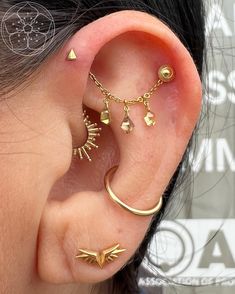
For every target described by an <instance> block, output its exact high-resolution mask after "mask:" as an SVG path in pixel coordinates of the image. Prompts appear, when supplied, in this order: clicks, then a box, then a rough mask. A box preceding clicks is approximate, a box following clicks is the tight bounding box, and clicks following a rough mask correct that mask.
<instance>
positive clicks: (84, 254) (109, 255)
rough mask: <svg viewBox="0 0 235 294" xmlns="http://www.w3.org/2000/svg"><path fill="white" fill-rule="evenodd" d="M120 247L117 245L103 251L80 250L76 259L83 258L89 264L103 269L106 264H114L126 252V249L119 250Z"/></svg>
mask: <svg viewBox="0 0 235 294" xmlns="http://www.w3.org/2000/svg"><path fill="white" fill-rule="evenodd" d="M119 247H120V245H119V244H116V245H114V246H112V247H110V248H108V249H104V250H102V251H100V252H99V251H98V252H97V251H91V250H87V249H78V251H79V252H80V254H77V255H76V256H75V258H81V259H83V260H84V261H86V262H87V263H89V264H97V265H98V266H99V267H100V268H103V266H104V264H105V263H106V262H112V261H114V260H115V259H116V258H117V257H118V254H119V253H121V252H124V251H126V249H119Z"/></svg>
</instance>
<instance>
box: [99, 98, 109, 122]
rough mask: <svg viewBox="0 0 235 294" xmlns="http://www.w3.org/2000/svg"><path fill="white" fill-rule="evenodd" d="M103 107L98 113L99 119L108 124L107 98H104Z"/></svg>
mask: <svg viewBox="0 0 235 294" xmlns="http://www.w3.org/2000/svg"><path fill="white" fill-rule="evenodd" d="M104 104H105V107H104V109H103V110H102V112H101V114H100V121H101V122H102V123H103V124H105V125H110V123H111V115H110V112H109V101H108V99H106V98H105V99H104Z"/></svg>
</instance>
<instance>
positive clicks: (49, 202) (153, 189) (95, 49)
mask: <svg viewBox="0 0 235 294" xmlns="http://www.w3.org/2000/svg"><path fill="white" fill-rule="evenodd" d="M71 48H73V49H74V52H75V53H76V54H77V59H76V60H74V61H73V62H71V61H67V60H66V56H67V55H68V53H69V52H70V50H71ZM163 64H170V65H171V66H172V68H174V72H175V78H174V80H173V81H171V82H170V83H164V84H163V85H161V86H160V87H159V88H158V90H157V92H156V94H155V95H154V96H153V97H152V99H151V102H150V103H151V109H152V111H153V112H154V113H155V114H156V120H157V123H156V125H155V126H151V127H148V126H146V124H145V123H144V120H143V117H144V114H145V112H144V108H143V106H142V105H134V106H132V107H131V112H130V115H131V119H132V121H133V122H134V124H135V128H134V130H133V131H132V132H131V133H130V134H125V133H123V131H122V129H121V128H120V122H121V120H122V118H123V107H121V106H120V105H119V104H116V103H112V104H111V105H110V112H111V114H112V123H111V125H110V126H103V132H102V135H101V138H100V139H99V144H100V148H99V150H96V151H95V152H93V155H92V160H93V161H92V163H89V162H86V161H81V162H80V161H79V160H77V161H76V163H73V164H72V165H71V166H70V168H68V166H69V160H70V159H71V158H72V149H73V148H72V147H73V146H72V145H73V144H81V145H82V143H83V142H84V141H85V138H86V130H85V127H84V125H83V119H82V111H83V106H85V107H86V108H88V110H89V111H90V113H91V115H90V116H91V118H93V119H97V120H98V117H99V116H98V113H101V111H102V110H103V108H104V104H103V97H102V95H101V93H100V92H99V89H98V88H97V86H96V85H95V84H94V83H93V81H91V80H90V79H89V72H92V73H94V74H95V75H96V76H97V77H99V79H100V81H102V83H103V84H104V85H105V87H106V88H107V89H109V90H110V92H111V93H114V94H115V95H117V96H118V97H124V98H126V97H138V96H140V95H141V94H143V93H144V92H146V90H148V89H149V88H150V87H151V86H152V85H153V83H154V82H155V81H156V78H157V72H158V69H159V68H160V67H161V65H163ZM44 76H46V77H47V78H46V80H47V83H48V85H47V87H46V88H47V92H48V95H49V94H50V96H51V97H53V98H52V99H54V100H55V103H57V104H58V105H61V104H63V105H65V110H66V116H65V121H66V122H67V123H68V125H69V126H70V130H71V139H70V140H68V142H67V143H69V144H71V153H70V156H68V154H61V155H60V159H61V160H62V161H63V162H65V163H66V162H67V164H65V165H64V171H63V173H62V174H63V175H62V177H61V179H60V181H58V182H56V183H54V185H53V188H52V192H51V194H50V195H49V196H48V199H46V200H45V207H44V211H43V213H42V217H41V224H40V229H39V238H38V272H39V275H40V277H41V278H42V279H43V280H45V281H49V282H52V283H69V282H83V283H97V282H100V281H103V280H105V279H108V278H110V277H111V276H112V275H113V274H114V273H116V272H117V271H118V270H119V269H120V268H121V267H122V266H123V265H124V264H125V263H126V262H127V261H128V260H129V259H130V258H131V256H132V255H133V254H134V252H135V251H136V249H137V248H138V246H139V245H140V243H141V241H142V240H143V238H144V235H145V233H146V231H147V229H148V226H149V224H150V222H151V216H147V217H140V216H136V215H134V214H131V213H130V212H128V211H125V210H123V209H122V208H121V207H120V206H118V205H117V204H116V203H114V202H112V201H111V200H110V198H109V197H108V194H107V192H106V190H105V189H104V186H103V179H104V175H105V173H106V172H107V170H108V169H109V168H110V167H111V166H112V165H114V164H118V169H117V171H116V172H115V174H114V176H113V179H112V182H111V185H112V189H113V191H115V193H116V194H117V195H119V197H120V199H122V200H123V201H124V202H125V203H127V204H128V205H130V206H132V207H136V208H141V209H148V208H150V207H153V206H154V205H155V204H156V203H158V202H159V200H160V197H161V196H162V194H163V193H164V191H165V189H166V187H167V185H168V183H169V181H170V179H171V177H172V176H173V174H174V172H175V170H176V168H177V166H178V164H179V163H180V161H181V159H182V156H183V154H184V152H185V149H186V147H187V144H188V142H189V140H190V137H191V135H192V132H193V129H194V127H195V125H196V122H197V119H198V116H199V112H200V107H201V96H202V95H201V83H200V78H199V76H198V72H197V69H196V67H195V64H194V62H193V60H192V58H191V56H190V54H189V52H188V51H187V49H186V48H185V47H184V46H183V45H182V43H181V42H180V40H179V39H178V38H177V36H176V35H175V34H174V33H173V32H172V31H171V30H170V29H169V28H168V27H167V26H166V25H164V24H163V23H162V22H160V21H159V20H158V19H156V18H155V17H153V16H151V15H149V14H147V13H143V12H137V11H120V12H116V13H112V14H110V15H107V16H105V17H102V18H100V19H98V20H96V21H94V22H92V23H90V24H88V25H86V26H85V27H83V28H82V29H80V30H79V31H78V32H77V33H76V34H75V35H74V36H73V37H72V38H71V39H70V40H69V41H68V42H67V43H66V44H65V46H64V47H63V48H61V49H60V50H59V51H58V52H57V53H56V54H55V55H54V56H53V57H51V60H49V61H48V63H47V64H46V65H45V68H44ZM58 93H59V97H60V98H57V94H58ZM71 105H73V108H71ZM54 172H55V173H56V172H57V171H56V170H55V171H54ZM75 178H76V180H77V181H75V180H74V179H75ZM65 183H66V185H67V186H66V185H65ZM65 187H67V188H65ZM114 244H120V246H121V248H125V249H126V250H125V252H122V253H121V254H120V255H119V256H118V258H117V259H116V260H115V261H114V262H110V263H107V264H105V266H104V267H103V268H102V269H101V268H100V267H98V266H96V265H90V264H88V263H86V262H84V261H83V260H78V259H76V258H75V256H76V255H77V253H78V249H79V248H86V249H90V250H93V251H102V250H103V249H105V248H107V247H110V246H111V245H114Z"/></svg>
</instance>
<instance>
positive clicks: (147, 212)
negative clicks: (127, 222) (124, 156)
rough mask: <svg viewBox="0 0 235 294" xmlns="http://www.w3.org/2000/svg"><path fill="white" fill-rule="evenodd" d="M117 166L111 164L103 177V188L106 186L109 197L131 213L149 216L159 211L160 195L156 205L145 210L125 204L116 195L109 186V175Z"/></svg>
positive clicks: (160, 205)
mask: <svg viewBox="0 0 235 294" xmlns="http://www.w3.org/2000/svg"><path fill="white" fill-rule="evenodd" d="M117 168H118V166H113V167H112V168H111V169H110V170H108V172H107V173H106V175H105V177H104V184H105V188H106V191H107V192H108V194H109V196H110V198H111V199H112V200H113V201H114V202H115V203H116V204H118V205H119V206H121V207H122V208H124V209H125V210H127V211H128V212H131V213H132V214H135V215H138V216H149V215H153V214H155V213H157V212H159V210H160V209H161V207H162V204H163V200H162V197H160V200H159V202H158V203H157V205H155V206H154V207H153V208H151V209H147V210H140V209H136V208H132V207H130V206H128V205H127V204H125V203H124V202H122V201H121V200H120V199H119V198H118V197H117V195H116V194H115V193H114V192H113V191H112V189H111V186H110V176H111V175H113V173H114V172H115V171H116V170H117Z"/></svg>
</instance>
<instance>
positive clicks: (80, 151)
mask: <svg viewBox="0 0 235 294" xmlns="http://www.w3.org/2000/svg"><path fill="white" fill-rule="evenodd" d="M83 120H84V123H85V126H86V128H87V140H86V142H85V144H84V145H83V146H81V147H75V148H73V155H74V156H76V155H79V157H80V159H81V160H82V159H83V158H84V156H85V157H86V158H87V159H88V160H89V161H91V158H90V156H89V154H88V151H90V150H91V149H92V148H98V147H99V146H98V145H96V144H95V143H94V142H95V141H96V137H99V136H100V133H99V132H100V131H101V130H102V128H97V123H92V122H90V121H89V116H88V115H86V111H85V110H84V112H83Z"/></svg>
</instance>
